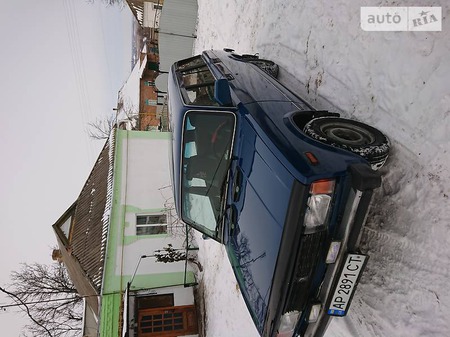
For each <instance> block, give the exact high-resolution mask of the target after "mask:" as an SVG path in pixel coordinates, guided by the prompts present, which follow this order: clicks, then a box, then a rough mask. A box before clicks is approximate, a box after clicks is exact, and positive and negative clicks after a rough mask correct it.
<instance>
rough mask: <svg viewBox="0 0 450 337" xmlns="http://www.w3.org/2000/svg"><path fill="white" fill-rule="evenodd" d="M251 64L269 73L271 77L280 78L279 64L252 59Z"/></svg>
mask: <svg viewBox="0 0 450 337" xmlns="http://www.w3.org/2000/svg"><path fill="white" fill-rule="evenodd" d="M248 62H249V63H252V64H254V65H255V66H257V67H258V68H259V69H261V70H262V71H264V72H266V73H268V74H269V75H270V76H272V77H274V78H277V77H278V64H276V63H275V62H273V61H270V60H264V59H250V60H248Z"/></svg>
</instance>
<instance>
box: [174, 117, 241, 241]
mask: <svg viewBox="0 0 450 337" xmlns="http://www.w3.org/2000/svg"><path fill="white" fill-rule="evenodd" d="M234 125H235V116H234V114H233V113H229V112H210V111H208V112H200V111H191V112H188V113H187V114H186V117H185V121H184V126H183V162H182V171H181V173H182V187H181V203H182V219H183V220H184V221H185V222H187V223H188V224H190V225H192V226H193V227H195V228H196V229H198V230H200V231H201V232H202V233H204V234H206V235H208V236H210V237H213V238H215V239H217V240H218V235H219V233H218V232H219V231H218V229H219V226H220V225H221V219H222V214H223V212H224V209H223V208H224V205H225V196H226V188H227V186H226V185H227V183H226V182H227V179H228V168H229V166H230V161H231V151H232V149H231V147H232V141H233V134H234Z"/></svg>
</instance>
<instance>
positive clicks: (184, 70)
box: [178, 57, 218, 106]
mask: <svg viewBox="0 0 450 337" xmlns="http://www.w3.org/2000/svg"><path fill="white" fill-rule="evenodd" d="M178 71H179V78H180V80H181V82H182V95H183V100H184V102H185V103H186V104H194V105H206V106H208V105H209V106H211V105H215V106H217V105H218V103H217V102H216V101H215V100H214V82H215V78H214V76H213V74H212V73H211V71H210V70H209V69H208V67H207V66H206V64H205V63H204V62H203V60H202V58H201V57H196V58H193V59H189V60H187V61H186V62H184V63H179V64H178Z"/></svg>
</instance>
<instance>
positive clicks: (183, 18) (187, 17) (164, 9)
mask: <svg viewBox="0 0 450 337" xmlns="http://www.w3.org/2000/svg"><path fill="white" fill-rule="evenodd" d="M126 2H127V4H128V6H129V7H130V10H131V12H132V13H133V15H134V16H135V18H136V20H137V21H138V23H139V24H140V25H141V26H142V27H143V29H144V30H145V29H148V30H149V33H148V34H147V35H148V36H149V37H150V38H149V40H148V41H147V42H148V43H149V46H148V48H149V52H152V50H154V51H157V54H158V57H157V58H155V60H153V61H150V60H149V62H148V66H149V69H150V70H153V71H155V74H156V76H155V78H156V77H157V78H156V80H154V81H155V84H154V85H156V87H157V89H158V91H161V92H166V91H167V72H168V71H169V69H170V66H171V65H172V64H173V63H174V62H176V61H178V60H181V59H185V58H187V57H190V56H192V52H193V47H194V42H195V39H196V38H197V35H196V29H197V16H198V3H197V0H164V1H161V0H160V1H158V0H126ZM156 46H157V47H156ZM155 104H156V103H155Z"/></svg>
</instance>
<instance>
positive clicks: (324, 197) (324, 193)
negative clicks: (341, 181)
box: [305, 180, 335, 230]
mask: <svg viewBox="0 0 450 337" xmlns="http://www.w3.org/2000/svg"><path fill="white" fill-rule="evenodd" d="M334 184H335V182H334V180H318V181H315V182H313V183H312V184H311V189H310V192H309V194H310V195H309V199H308V202H307V205H308V208H307V210H306V214H305V227H306V229H307V230H315V229H317V228H318V227H320V226H322V225H324V224H325V221H326V220H327V216H328V211H329V209H330V204H331V198H332V195H333V192H334Z"/></svg>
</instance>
